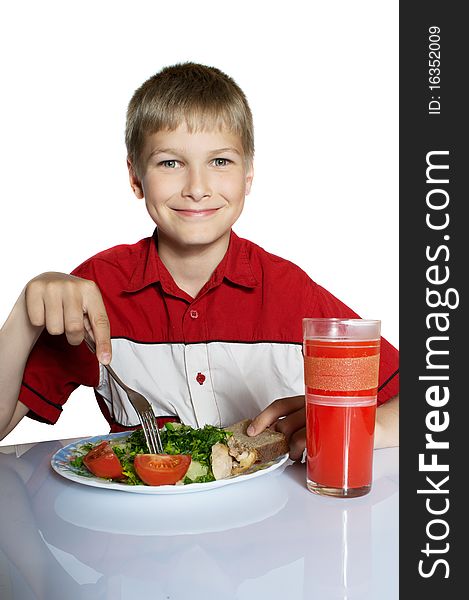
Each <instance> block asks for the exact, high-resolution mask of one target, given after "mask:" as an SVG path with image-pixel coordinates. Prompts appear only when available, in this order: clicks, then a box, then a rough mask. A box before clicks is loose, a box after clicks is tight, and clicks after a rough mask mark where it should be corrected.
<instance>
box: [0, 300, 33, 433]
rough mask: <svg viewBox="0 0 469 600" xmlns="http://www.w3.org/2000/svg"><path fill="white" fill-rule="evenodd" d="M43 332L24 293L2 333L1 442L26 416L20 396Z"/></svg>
mask: <svg viewBox="0 0 469 600" xmlns="http://www.w3.org/2000/svg"><path fill="white" fill-rule="evenodd" d="M42 330H43V327H35V326H33V325H32V324H31V322H30V320H29V317H28V313H27V310H26V301H25V292H24V290H23V292H22V293H21V295H20V297H19V298H18V300H17V301H16V303H15V305H14V307H13V309H12V311H11V313H10V315H9V316H8V318H7V320H6V321H5V323H4V325H3V327H2V328H1V330H0V439H3V437H5V435H7V433H8V432H9V431H10V430H11V421H12V419H13V417H14V420H15V421H16V422H17V421H18V420H19V419H20V418H21V417H22V416H23V414H24V412H25V411H24V409H22V407H21V406H18V395H19V391H20V386H21V381H22V378H23V372H24V368H25V365H26V361H27V360H28V356H29V354H30V352H31V350H32V348H33V346H34V344H35V343H36V341H37V339H38V337H39V335H40V334H41V331H42ZM15 409H16V412H15ZM14 424H16V423H14Z"/></svg>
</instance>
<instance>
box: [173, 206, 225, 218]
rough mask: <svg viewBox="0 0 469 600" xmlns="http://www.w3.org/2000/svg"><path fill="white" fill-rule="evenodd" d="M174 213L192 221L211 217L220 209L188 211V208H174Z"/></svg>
mask: <svg viewBox="0 0 469 600" xmlns="http://www.w3.org/2000/svg"><path fill="white" fill-rule="evenodd" d="M172 210H174V212H176V213H177V214H178V215H180V216H182V217H189V218H192V219H200V218H202V217H209V216H211V215H214V214H215V213H216V212H217V211H218V210H220V207H218V208H203V209H188V208H173V209H172Z"/></svg>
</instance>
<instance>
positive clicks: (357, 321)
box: [302, 317, 381, 325]
mask: <svg viewBox="0 0 469 600" xmlns="http://www.w3.org/2000/svg"><path fill="white" fill-rule="evenodd" d="M302 322H303V323H305V322H316V323H350V324H352V325H371V324H377V323H381V320H380V319H360V318H357V319H352V318H350V319H341V318H339V317H305V318H303V319H302Z"/></svg>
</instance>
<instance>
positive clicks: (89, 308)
mask: <svg viewBox="0 0 469 600" xmlns="http://www.w3.org/2000/svg"><path fill="white" fill-rule="evenodd" d="M96 292H97V293H95V294H93V296H92V298H90V299H88V302H87V305H86V307H85V311H86V313H87V316H88V320H89V323H90V325H91V330H92V336H93V338H94V341H95V344H96V356H97V357H98V360H99V362H100V363H102V364H103V365H107V364H109V363H110V362H111V358H112V346H111V328H110V325H109V318H108V316H107V313H106V308H105V306H104V302H103V300H102V298H101V294H100V293H99V290H97V288H96Z"/></svg>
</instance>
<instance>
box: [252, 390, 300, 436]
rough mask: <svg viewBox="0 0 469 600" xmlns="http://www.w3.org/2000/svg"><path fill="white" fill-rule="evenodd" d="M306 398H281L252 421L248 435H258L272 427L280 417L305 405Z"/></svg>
mask: <svg viewBox="0 0 469 600" xmlns="http://www.w3.org/2000/svg"><path fill="white" fill-rule="evenodd" d="M304 401H305V398H304V396H292V397H290V398H279V399H278V400H275V401H274V402H272V404H270V405H269V406H268V407H267V408H266V409H264V410H263V411H262V412H261V413H259V414H258V415H257V417H255V419H253V420H252V423H251V424H250V425H249V427H248V429H247V434H248V435H257V434H259V433H261V431H264V429H265V428H266V427H270V425H272V423H275V421H277V419H279V418H280V417H284V416H285V415H288V414H290V413H291V412H294V411H296V410H298V409H299V408H301V407H302V406H303V405H304Z"/></svg>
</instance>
